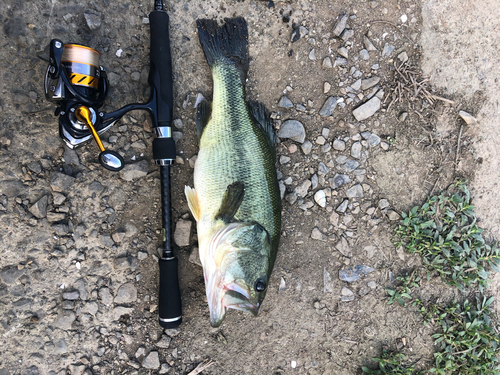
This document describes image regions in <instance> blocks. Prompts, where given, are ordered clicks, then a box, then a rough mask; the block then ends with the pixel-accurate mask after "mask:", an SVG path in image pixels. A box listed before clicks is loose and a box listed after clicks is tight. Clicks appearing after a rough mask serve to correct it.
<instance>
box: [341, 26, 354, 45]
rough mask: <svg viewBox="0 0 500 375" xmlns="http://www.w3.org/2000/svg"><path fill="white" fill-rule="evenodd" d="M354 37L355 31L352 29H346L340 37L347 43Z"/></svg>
mask: <svg viewBox="0 0 500 375" xmlns="http://www.w3.org/2000/svg"><path fill="white" fill-rule="evenodd" d="M353 36H354V30H351V29H345V30H344V31H343V32H342V35H340V38H341V39H342V40H343V41H344V42H346V41H348V40H349V39H351V38H352V37H353Z"/></svg>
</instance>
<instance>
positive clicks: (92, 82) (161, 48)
mask: <svg viewBox="0 0 500 375" xmlns="http://www.w3.org/2000/svg"><path fill="white" fill-rule="evenodd" d="M149 23H150V33H151V39H150V71H149V77H148V82H149V85H150V87H151V93H150V97H149V100H148V101H147V102H146V103H134V104H128V105H126V106H124V107H122V108H120V109H118V110H117V111H114V112H110V113H106V112H103V111H101V110H100V109H99V108H100V107H101V106H102V105H103V104H104V101H105V99H106V95H107V93H108V88H109V82H108V78H107V74H106V71H105V69H104V68H103V67H102V66H100V65H99V52H97V51H96V50H94V49H92V48H89V47H85V46H82V45H80V44H64V43H63V42H62V41H61V40H59V39H53V40H51V41H50V43H49V45H48V46H47V48H46V50H45V51H42V52H40V53H38V54H37V55H38V57H40V58H42V59H44V60H47V61H48V62H49V65H48V67H47V71H46V74H45V85H44V89H45V97H46V99H47V100H49V101H52V102H55V103H56V104H57V109H56V111H55V115H56V116H59V135H60V137H61V138H62V139H63V141H64V142H65V143H66V145H67V146H68V147H70V148H75V147H78V146H81V145H83V144H85V143H87V142H89V141H90V140H91V139H92V138H93V139H94V140H95V141H96V143H97V145H98V147H99V149H100V154H99V158H98V160H99V163H100V164H101V165H102V166H103V167H104V168H106V169H108V170H110V171H114V172H116V171H120V170H121V169H123V167H124V166H125V162H124V160H123V157H122V156H121V155H120V154H119V153H117V152H115V151H112V150H106V149H105V147H104V145H103V143H102V141H101V139H100V137H99V135H100V134H102V133H103V132H105V131H106V130H108V129H109V128H110V127H111V126H112V125H113V124H115V123H116V122H117V121H118V120H119V119H120V118H121V117H122V116H123V115H125V114H126V113H127V112H129V111H132V110H145V111H147V112H148V113H149V115H150V116H151V120H152V123H153V129H154V134H155V138H154V140H153V159H154V161H155V164H157V165H158V166H159V168H160V181H161V217H162V231H161V233H162V254H161V257H160V259H159V262H158V264H159V270H160V280H159V296H158V312H159V324H160V325H161V326H162V327H164V328H175V327H177V326H179V325H180V324H181V322H182V305H181V295H180V289H179V280H178V260H177V257H176V256H175V255H174V251H173V247H172V216H171V200H170V195H171V194H170V168H171V166H172V164H173V163H174V160H175V155H176V151H175V141H174V139H173V138H172V120H173V105H174V100H173V84H172V56H171V53H170V39H169V17H168V14H167V12H166V11H165V9H164V7H163V2H162V0H155V1H154V10H153V11H152V12H151V13H150V14H149Z"/></svg>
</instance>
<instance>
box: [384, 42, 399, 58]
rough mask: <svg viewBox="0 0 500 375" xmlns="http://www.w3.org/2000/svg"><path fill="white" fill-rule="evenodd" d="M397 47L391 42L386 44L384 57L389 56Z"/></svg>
mask: <svg viewBox="0 0 500 375" xmlns="http://www.w3.org/2000/svg"><path fill="white" fill-rule="evenodd" d="M395 48H396V47H394V46H390V45H389V43H386V44H385V45H384V50H383V51H382V57H389V55H390V54H391V53H392V51H394V49H395Z"/></svg>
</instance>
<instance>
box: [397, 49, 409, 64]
mask: <svg viewBox="0 0 500 375" xmlns="http://www.w3.org/2000/svg"><path fill="white" fill-rule="evenodd" d="M398 59H399V61H401V62H404V63H405V62H407V61H408V54H407V53H406V52H405V51H403V52H401V53H400V54H399V55H398Z"/></svg>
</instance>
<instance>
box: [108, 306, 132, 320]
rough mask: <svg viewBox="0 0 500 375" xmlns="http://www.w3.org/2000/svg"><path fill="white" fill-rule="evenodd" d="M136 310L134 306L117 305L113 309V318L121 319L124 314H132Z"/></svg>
mask: <svg viewBox="0 0 500 375" xmlns="http://www.w3.org/2000/svg"><path fill="white" fill-rule="evenodd" d="M134 311H135V309H134V308H132V307H124V306H117V307H115V308H114V309H113V319H114V320H119V319H120V318H121V317H122V316H123V315H132V313H133V312H134Z"/></svg>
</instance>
